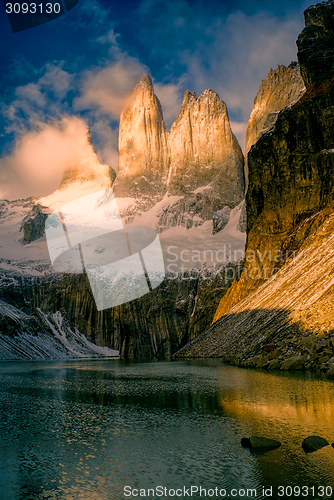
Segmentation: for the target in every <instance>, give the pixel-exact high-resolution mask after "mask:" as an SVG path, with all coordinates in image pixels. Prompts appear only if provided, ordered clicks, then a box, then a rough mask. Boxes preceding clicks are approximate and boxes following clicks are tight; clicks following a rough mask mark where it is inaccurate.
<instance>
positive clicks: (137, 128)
mask: <svg viewBox="0 0 334 500" xmlns="http://www.w3.org/2000/svg"><path fill="white" fill-rule="evenodd" d="M118 149H119V160H118V175H117V180H116V183H115V186H114V192H115V196H117V197H119V198H121V197H128V196H135V197H140V196H152V195H153V196H156V195H163V194H164V193H165V192H166V182H167V176H168V169H169V147H168V133H167V131H166V127H165V124H164V120H163V114H162V108H161V104H160V101H159V99H158V98H157V96H156V95H155V94H154V91H153V85H152V79H151V77H150V76H149V75H143V76H142V78H141V79H140V80H139V82H138V83H137V85H136V86H135V88H134V90H133V91H132V93H131V95H130V97H129V99H128V102H127V103H126V105H125V107H124V108H123V110H122V113H121V117H120V124H119V143H118Z"/></svg>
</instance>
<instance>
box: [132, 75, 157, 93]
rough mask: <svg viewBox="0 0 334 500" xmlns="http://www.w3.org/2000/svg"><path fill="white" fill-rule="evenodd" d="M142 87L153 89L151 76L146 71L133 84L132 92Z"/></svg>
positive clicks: (142, 88)
mask: <svg viewBox="0 0 334 500" xmlns="http://www.w3.org/2000/svg"><path fill="white" fill-rule="evenodd" d="M144 89H147V90H152V91H153V83H152V77H151V76H150V75H147V74H146V73H144V74H143V75H142V76H141V77H140V79H139V80H138V82H137V83H136V85H135V88H134V89H133V92H135V91H138V90H144Z"/></svg>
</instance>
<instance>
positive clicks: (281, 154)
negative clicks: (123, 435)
mask: <svg viewBox="0 0 334 500" xmlns="http://www.w3.org/2000/svg"><path fill="white" fill-rule="evenodd" d="M319 12H320V13H321V16H320V19H321V22H322V23H323V25H324V26H327V27H328V26H332V23H333V22H334V10H333V4H332V3H331V2H327V3H322V4H320V7H319V6H315V7H312V8H310V9H307V11H306V12H305V19H306V22H307V29H306V30H304V31H303V32H302V38H301V39H302V40H303V47H307V58H305V57H304V56H303V57H304V59H303V57H302V60H301V66H302V74H303V77H304V78H305V83H306V86H308V85H309V84H310V83H312V82H316V71H315V66H314V64H315V61H316V60H317V58H318V55H319V47H321V46H322V44H323V42H324V40H325V41H326V44H327V43H328V44H329V42H330V40H332V41H331V43H332V45H329V46H328V47H327V53H328V54H329V56H328V57H329V60H327V59H326V57H325V60H324V61H323V60H322V58H320V60H319V65H320V68H319V72H320V80H322V83H321V84H320V83H319V84H317V85H315V86H314V85H313V87H312V88H308V89H307V91H306V93H305V94H304V95H303V96H302V97H301V99H299V101H297V102H296V103H294V104H292V105H291V106H289V107H287V108H285V109H284V110H282V111H281V112H280V113H279V114H278V117H277V120H276V123H275V126H274V127H273V128H272V129H270V130H268V131H267V132H266V133H264V134H263V135H261V137H260V138H259V139H258V140H257V142H256V143H255V144H254V145H253V147H252V149H251V151H250V152H249V154H248V166H249V187H248V192H247V197H246V203H247V232H248V235H247V248H246V263H245V271H244V273H243V275H242V277H241V279H240V281H239V282H235V283H234V284H233V286H232V287H231V289H230V290H229V292H228V293H227V295H226V296H225V297H224V298H223V299H222V301H221V303H220V305H219V307H218V309H217V312H216V315H215V320H217V319H218V318H220V317H221V316H222V315H224V314H226V313H227V312H228V311H229V310H230V308H231V307H233V306H234V305H235V304H236V303H238V302H239V301H240V300H242V299H244V298H245V297H246V296H247V294H248V293H250V292H252V291H253V290H254V289H256V288H258V286H259V285H262V284H263V283H264V282H265V281H266V280H267V279H268V278H270V276H271V275H272V273H274V272H276V270H277V269H278V268H280V267H282V265H284V263H285V261H286V259H287V258H288V257H289V255H291V253H292V252H298V251H299V248H300V246H301V245H302V242H303V238H305V237H306V236H308V230H307V227H308V226H307V225H306V228H305V225H303V224H304V221H305V220H307V219H308V218H310V217H312V216H313V215H314V214H316V213H317V212H318V211H320V210H322V209H324V208H325V207H326V206H328V205H329V204H330V203H331V202H332V201H333V199H334V190H333V188H334V176H333V171H334V154H333V151H334V135H333V130H334V85H333V84H334V81H333V76H334V67H333V66H331V60H332V59H331V57H332V56H331V49H333V50H334V38H331V35H330V33H329V32H328V31H326V30H325V29H320V28H319V30H318V28H315V29H317V30H318V31H317V33H318V36H319V37H320V38H319V39H318V38H316V39H313V38H312V37H313V34H314V30H313V29H312V30H309V29H308V27H310V26H313V25H314V26H318V23H319V22H320V21H319ZM306 36H311V38H310V39H309V41H308V42H306ZM322 36H323V37H324V40H322V39H321V37H322ZM299 41H300V39H299ZM312 47H313V51H312ZM298 57H300V53H298ZM308 61H309V63H308ZM323 63H324V66H325V67H326V68H327V69H326V75H327V77H326V78H325V77H324V76H321V74H322V65H323ZM330 67H331V68H332V69H331V70H330ZM330 75H332V76H330ZM299 227H300V228H302V227H303V229H300V231H299V232H298V231H297V229H298V228H299ZM296 231H297V232H298V234H299V236H298V238H297V237H295V238H292V237H291V235H292V234H294V232H296Z"/></svg>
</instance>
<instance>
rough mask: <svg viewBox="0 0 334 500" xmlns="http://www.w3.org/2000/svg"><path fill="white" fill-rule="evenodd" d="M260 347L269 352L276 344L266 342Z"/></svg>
mask: <svg viewBox="0 0 334 500" xmlns="http://www.w3.org/2000/svg"><path fill="white" fill-rule="evenodd" d="M262 349H263V350H264V351H266V352H271V351H274V350H275V349H276V344H266V345H264V346H263V347H262Z"/></svg>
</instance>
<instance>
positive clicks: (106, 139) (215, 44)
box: [0, 0, 310, 197]
mask: <svg viewBox="0 0 334 500" xmlns="http://www.w3.org/2000/svg"><path fill="white" fill-rule="evenodd" d="M308 5H310V2H305V1H299V0H297V1H294V2H293V3H291V2H290V1H286V0H283V1H276V0H274V1H272V0H271V1H268V0H258V1H254V2H249V1H246V0H237V1H234V2H232V1H225V0H220V1H215V0H170V1H168V2H166V1H163V0H125V1H124V0H123V1H118V0H117V1H107V0H80V3H79V4H78V6H77V7H75V8H74V9H73V10H72V11H70V12H69V13H67V14H66V15H64V16H62V17H60V18H58V19H56V20H54V21H51V22H49V23H47V24H44V25H42V26H38V27H36V28H33V29H29V30H26V31H22V32H19V33H15V34H13V33H12V32H11V28H10V25H9V21H8V19H7V16H6V14H5V8H4V5H3V4H0V37H1V40H0V43H1V47H2V50H1V52H0V61H1V69H2V71H1V74H0V182H1V186H2V187H1V188H0V197H23V196H29V194H31V195H40V194H41V195H42V194H48V193H47V192H46V191H48V190H50V189H53V187H55V186H56V184H57V182H58V178H60V177H61V175H62V172H63V170H64V168H65V167H66V165H63V163H62V161H63V158H64V156H62V160H61V161H59V172H58V171H57V172H56V174H55V175H53V177H54V179H55V180H54V185H53V184H52V185H51V184H50V185H49V184H47V183H46V184H45V185H43V186H42V185H40V183H38V179H37V178H36V179H35V177H34V175H35V174H34V173H33V170H32V171H31V172H32V173H31V175H32V180H31V183H30V184H29V182H28V183H25V185H23V184H24V183H22V179H21V177H20V172H22V170H23V169H28V170H29V168H30V167H29V166H27V165H25V163H24V161H22V155H23V153H22V151H23V149H22V144H25V146H26V148H25V149H24V151H25V155H26V152H27V150H28V149H27V147H28V146H27V144H28V143H29V144H34V146H33V147H34V148H35V149H34V150H35V151H37V152H38V148H41V147H42V146H41V145H38V148H37V150H36V145H37V144H38V137H39V136H38V134H39V133H41V132H42V131H43V130H44V132H45V129H47V130H49V131H50V141H52V140H53V139H52V134H51V132H52V130H55V131H56V132H57V133H56V134H55V136H54V139H55V140H57V141H59V140H60V139H59V137H60V136H61V137H64V143H66V144H68V134H72V135H71V137H72V136H73V137H74V136H75V130H76V127H77V128H78V134H79V133H81V129H82V127H81V126H78V123H79V120H78V118H79V119H80V120H81V122H84V123H86V124H87V125H89V127H90V129H91V133H92V137H93V143H94V146H95V148H96V150H97V152H98V155H99V159H100V160H101V161H103V162H105V163H108V164H110V165H111V166H113V167H116V168H117V127H118V118H119V113H120V110H121V108H122V105H123V103H124V100H125V99H126V96H127V94H128V93H129V91H131V89H132V88H133V86H134V84H135V82H136V81H137V80H138V78H139V77H140V76H141V74H142V73H144V72H147V73H150V74H151V75H152V77H153V81H154V85H155V92H156V94H157V95H158V97H159V98H160V100H161V102H162V106H163V110H164V116H165V121H166V125H167V128H169V127H170V125H171V123H172V121H173V119H174V118H175V117H176V115H177V112H178V110H179V108H180V104H181V102H182V97H183V93H184V91H185V90H191V91H195V92H196V93H197V95H199V94H200V93H201V92H202V91H203V90H205V89H206V88H212V89H214V90H215V91H216V92H218V94H219V95H220V97H221V98H222V99H223V100H224V101H225V102H226V104H227V107H228V110H229V115H230V120H231V122H232V128H233V130H234V132H235V133H236V135H237V136H238V138H239V140H240V142H243V133H244V130H245V126H246V123H247V120H248V117H249V114H250V112H251V109H252V103H253V99H254V97H255V94H256V92H257V90H258V87H259V85H260V83H261V80H262V79H264V78H265V77H266V75H267V73H268V72H269V71H270V69H271V68H276V67H277V65H278V64H285V65H288V64H289V63H290V62H291V61H292V60H296V45H295V41H296V38H297V36H298V34H299V32H300V31H301V30H302V28H303V26H304V20H303V15H302V13H303V10H305V8H306V7H307V6H308ZM71 120H72V121H71ZM59 132H61V134H60V135H59ZM66 135H67V137H65V136H66ZM44 136H45V133H44V135H43V137H44ZM74 140H75V139H74ZM47 144H48V147H49V145H50V144H49V142H48V141H47ZM64 147H65V146H64ZM20 148H21V149H20ZM41 157H43V158H44V156H43V154H41ZM35 163H36V161H35ZM46 163H47V162H46ZM36 164H37V165H38V161H37V163H36ZM36 168H37V167H36ZM38 168H39V169H40V168H46V169H47V168H49V167H48V165H45V161H44V163H43V165H42V166H41V165H38ZM38 168H37V170H38ZM52 168H54V167H52ZM50 169H51V167H50ZM50 175H51V174H50Z"/></svg>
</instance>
